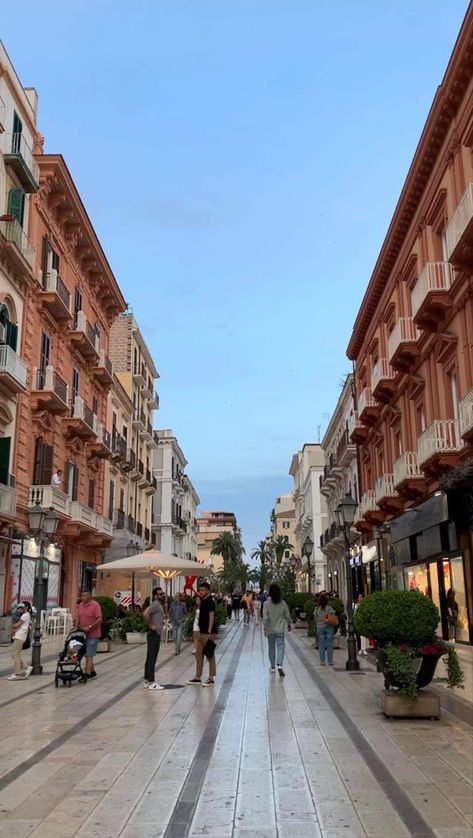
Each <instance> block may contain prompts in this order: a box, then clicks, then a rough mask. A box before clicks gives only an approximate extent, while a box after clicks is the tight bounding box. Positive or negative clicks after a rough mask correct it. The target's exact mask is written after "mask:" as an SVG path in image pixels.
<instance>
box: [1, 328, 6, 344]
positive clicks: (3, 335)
mask: <svg viewBox="0 0 473 838" xmlns="http://www.w3.org/2000/svg"><path fill="white" fill-rule="evenodd" d="M6 339H7V327H6V326H4V324H3V323H0V343H5V341H6Z"/></svg>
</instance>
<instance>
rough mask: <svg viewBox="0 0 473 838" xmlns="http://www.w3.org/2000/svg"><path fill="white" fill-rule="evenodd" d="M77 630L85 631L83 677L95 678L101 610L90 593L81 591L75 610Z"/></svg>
mask: <svg viewBox="0 0 473 838" xmlns="http://www.w3.org/2000/svg"><path fill="white" fill-rule="evenodd" d="M76 625H77V628H79V629H82V631H85V633H86V635H87V645H86V648H85V677H86V678H95V677H96V676H97V673H96V671H95V667H94V658H95V655H96V654H97V649H98V645H99V640H100V635H101V633H102V628H101V626H102V609H101V608H100V605H99V604H98V602H95V600H94V599H92V594H91V593H90V591H82V594H81V602H80V604H79V606H78V608H77V618H76Z"/></svg>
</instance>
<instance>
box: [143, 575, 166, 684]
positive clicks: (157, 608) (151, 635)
mask: <svg viewBox="0 0 473 838" xmlns="http://www.w3.org/2000/svg"><path fill="white" fill-rule="evenodd" d="M165 603H166V595H165V593H164V591H163V589H162V588H153V599H152V602H151V603H150V604H149V605H148V607H147V608H145V610H144V612H143V619H144V621H145V622H146V623H147V625H148V631H147V632H146V645H147V650H146V661H145V683H144V686H145V689H148V690H163V689H164V687H162V686H161V684H158V683H157V682H156V681H155V680H154V671H155V669H156V660H157V657H158V653H159V646H160V643H161V632H162V630H163V624H164V606H165Z"/></svg>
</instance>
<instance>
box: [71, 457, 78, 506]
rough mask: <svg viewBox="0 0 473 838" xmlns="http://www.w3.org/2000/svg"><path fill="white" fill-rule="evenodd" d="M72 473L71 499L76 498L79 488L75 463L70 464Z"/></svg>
mask: <svg viewBox="0 0 473 838" xmlns="http://www.w3.org/2000/svg"><path fill="white" fill-rule="evenodd" d="M72 468H73V474H72V498H71V500H77V492H78V489H79V469H78V468H77V466H76V465H74V464H73V465H72Z"/></svg>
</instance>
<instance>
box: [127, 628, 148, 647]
mask: <svg viewBox="0 0 473 838" xmlns="http://www.w3.org/2000/svg"><path fill="white" fill-rule="evenodd" d="M126 642H127V643H130V644H132V645H133V644H134V645H136V646H137V645H139V644H143V643H146V634H144V633H143V632H141V631H127V633H126Z"/></svg>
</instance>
